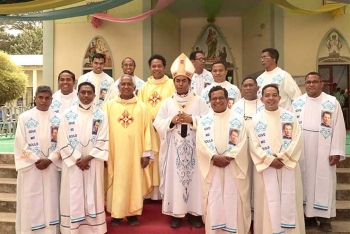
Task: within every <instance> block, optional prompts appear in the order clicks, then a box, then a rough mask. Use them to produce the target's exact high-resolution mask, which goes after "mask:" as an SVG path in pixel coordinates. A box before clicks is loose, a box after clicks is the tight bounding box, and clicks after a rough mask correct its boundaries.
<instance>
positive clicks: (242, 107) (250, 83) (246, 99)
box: [232, 77, 264, 229]
mask: <svg viewBox="0 0 350 234" xmlns="http://www.w3.org/2000/svg"><path fill="white" fill-rule="evenodd" d="M258 90H259V86H258V84H257V82H256V80H255V79H254V78H252V77H246V78H244V79H243V81H242V88H241V91H242V92H241V93H242V98H241V99H240V100H239V101H238V102H237V103H236V104H235V105H233V107H232V111H234V112H235V113H237V115H242V116H243V118H244V125H245V128H246V129H247V130H248V129H249V128H250V125H251V120H252V118H253V116H254V115H255V114H256V113H258V112H259V111H261V110H263V109H264V104H263V103H262V102H261V100H260V99H259V98H258V96H257V92H258ZM247 143H248V150H247V151H248V155H250V154H249V131H247ZM254 173H257V171H256V169H255V167H254V166H253V161H252V159H251V157H250V156H249V168H248V175H249V179H250V184H251V186H250V189H251V192H250V194H251V196H250V205H251V207H252V211H254V190H253V187H254V186H253V184H254V179H253V178H254V177H253V174H254ZM252 218H253V215H252ZM251 229H253V222H252V225H251Z"/></svg>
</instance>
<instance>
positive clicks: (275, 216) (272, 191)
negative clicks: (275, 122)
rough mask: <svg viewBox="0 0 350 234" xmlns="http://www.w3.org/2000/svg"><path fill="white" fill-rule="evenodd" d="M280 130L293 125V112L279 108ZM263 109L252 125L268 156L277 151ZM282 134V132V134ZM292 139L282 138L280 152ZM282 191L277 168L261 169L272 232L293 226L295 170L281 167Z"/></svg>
mask: <svg viewBox="0 0 350 234" xmlns="http://www.w3.org/2000/svg"><path fill="white" fill-rule="evenodd" d="M279 111H280V120H281V131H283V126H284V125H285V124H290V125H292V126H293V123H294V115H293V113H291V112H289V111H287V110H285V109H282V108H280V109H279ZM265 115H266V114H265V111H262V112H260V113H258V114H257V115H256V116H255V117H254V118H253V127H254V131H255V133H256V136H257V137H258V139H259V142H260V147H261V148H262V149H263V150H264V151H265V153H266V154H267V155H268V156H273V154H277V153H279V152H272V151H271V146H270V139H269V131H268V129H269V126H267V123H266V116H265ZM282 135H283V134H282ZM291 141H292V139H283V137H282V145H281V147H280V152H284V151H285V150H286V149H287V148H288V146H289V145H290V143H291ZM279 170H281V172H282V185H281V186H282V191H281V193H280V189H279V185H278V184H279V183H278V177H277V169H275V168H273V167H268V168H266V169H265V170H264V171H263V178H264V184H265V192H266V199H267V203H268V207H269V213H270V219H271V226H272V231H273V233H274V234H280V233H284V232H285V231H284V230H283V228H295V213H296V195H295V172H294V170H290V169H287V168H285V167H282V168H281V169H279Z"/></svg>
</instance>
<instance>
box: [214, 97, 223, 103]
mask: <svg viewBox="0 0 350 234" xmlns="http://www.w3.org/2000/svg"><path fill="white" fill-rule="evenodd" d="M225 99H226V97H215V98H210V101H211V102H215V101H223V100H225Z"/></svg>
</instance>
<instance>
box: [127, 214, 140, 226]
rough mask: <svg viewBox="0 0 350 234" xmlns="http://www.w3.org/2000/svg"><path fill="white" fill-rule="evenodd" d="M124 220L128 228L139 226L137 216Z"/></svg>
mask: <svg viewBox="0 0 350 234" xmlns="http://www.w3.org/2000/svg"><path fill="white" fill-rule="evenodd" d="M126 219H127V220H128V222H129V224H130V226H137V225H140V222H139V220H138V219H137V216H129V217H126Z"/></svg>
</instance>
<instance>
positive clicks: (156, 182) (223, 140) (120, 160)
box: [15, 48, 345, 234]
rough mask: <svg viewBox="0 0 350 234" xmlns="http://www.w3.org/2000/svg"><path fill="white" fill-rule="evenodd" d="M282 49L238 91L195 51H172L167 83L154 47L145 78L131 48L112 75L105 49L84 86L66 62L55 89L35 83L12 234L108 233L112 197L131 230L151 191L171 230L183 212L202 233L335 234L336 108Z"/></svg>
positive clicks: (339, 125)
mask: <svg viewBox="0 0 350 234" xmlns="http://www.w3.org/2000/svg"><path fill="white" fill-rule="evenodd" d="M278 58H279V53H278V51H277V50H276V49H274V48H267V49H264V50H263V51H262V54H261V63H262V66H263V67H264V68H265V72H264V73H263V74H261V75H260V76H259V77H258V78H257V79H254V78H251V77H247V78H244V79H243V81H242V83H241V91H240V90H239V89H238V88H237V86H236V85H233V84H231V83H229V82H228V81H226V75H227V67H226V63H223V62H220V61H218V62H215V63H213V64H212V69H211V72H209V71H207V70H206V69H205V64H206V57H205V55H204V54H203V53H202V52H199V51H195V52H192V53H191V54H190V56H189V58H188V57H187V56H186V55H185V54H181V55H180V56H179V57H178V58H176V60H175V61H174V62H173V63H172V65H171V69H170V71H171V75H172V79H170V78H169V77H168V76H167V75H166V74H165V68H166V60H165V58H164V57H163V56H161V55H153V56H152V57H151V58H150V59H149V60H148V65H149V68H150V72H151V76H150V77H149V78H148V79H147V81H146V82H144V81H143V80H142V79H140V78H139V77H137V76H136V75H135V74H134V71H135V68H136V63H135V61H134V60H133V59H132V58H130V57H127V58H125V59H124V60H123V61H122V64H121V68H122V70H123V73H124V75H122V76H121V77H120V78H118V79H117V80H116V81H114V79H113V78H112V77H110V76H109V75H107V74H106V73H104V72H103V68H104V64H105V57H104V55H103V54H98V53H97V54H95V55H94V57H93V60H92V68H93V70H92V71H91V72H88V73H86V74H85V75H83V76H81V77H80V78H79V79H78V82H77V90H75V89H74V87H75V75H74V73H72V72H71V71H69V70H64V71H62V72H61V73H60V74H59V76H58V83H59V87H60V89H59V90H58V91H57V92H56V93H54V94H53V92H52V90H51V88H50V87H48V86H39V87H38V88H37V90H36V94H35V104H36V107H34V108H33V109H31V110H29V111H27V112H24V113H23V114H21V115H20V117H19V121H18V128H17V131H16V137H15V164H16V170H17V171H18V177H17V215H16V233H21V234H24V233H31V232H34V233H39V234H40V233H44V234H51V233H52V234H55V233H63V234H64V233H84V234H85V233H106V232H107V226H106V216H105V211H104V209H105V207H104V205H105V203H104V202H105V200H106V201H107V202H106V210H107V211H108V212H109V213H110V214H111V217H112V220H111V222H110V225H111V226H118V225H120V223H121V222H122V221H123V219H124V218H126V219H127V221H128V223H129V224H130V225H131V226H136V225H139V220H138V218H137V216H139V215H141V214H142V209H143V205H144V202H145V200H144V199H151V200H162V213H163V214H165V215H169V216H172V219H171V222H170V226H171V227H172V228H179V227H181V225H182V222H183V221H184V219H183V218H184V217H185V216H187V217H188V221H189V223H190V224H191V226H193V227H195V228H200V227H203V225H205V232H206V233H242V234H246V233H249V232H251V233H253V232H254V233H258V234H260V233H261V234H271V233H293V234H294V233H305V227H306V228H312V227H316V226H319V228H320V229H322V230H323V231H331V229H332V226H331V222H330V218H331V217H335V215H336V214H335V186H336V174H335V170H336V164H337V163H338V162H339V160H342V159H345V125H344V119H343V115H342V112H341V108H340V105H339V103H338V101H337V100H336V99H335V98H334V97H332V96H330V95H327V94H325V93H323V92H322V87H323V82H322V79H321V76H320V74H318V73H316V72H310V73H309V74H307V75H306V77H305V89H306V94H304V95H301V92H300V89H299V87H298V86H297V84H296V83H295V81H294V79H293V78H292V77H291V75H290V74H289V73H288V72H286V71H284V70H282V69H281V68H279V67H278V66H277V63H278ZM57 128H58V133H57ZM130 232H132V230H131V231H130Z"/></svg>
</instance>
